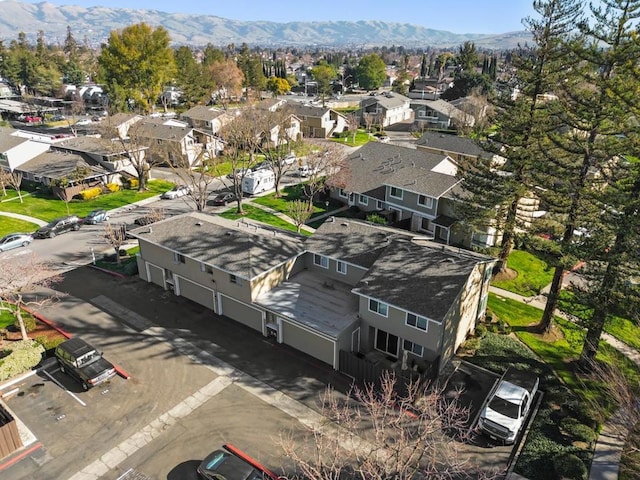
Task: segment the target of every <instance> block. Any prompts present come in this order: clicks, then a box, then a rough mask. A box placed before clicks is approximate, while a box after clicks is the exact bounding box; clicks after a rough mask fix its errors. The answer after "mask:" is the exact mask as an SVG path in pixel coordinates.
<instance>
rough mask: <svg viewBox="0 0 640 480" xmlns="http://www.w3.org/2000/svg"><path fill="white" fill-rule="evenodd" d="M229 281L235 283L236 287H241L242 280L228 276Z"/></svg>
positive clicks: (235, 276)
mask: <svg viewBox="0 0 640 480" xmlns="http://www.w3.org/2000/svg"><path fill="white" fill-rule="evenodd" d="M229 281H230V282H231V283H235V284H236V285H238V286H240V287H241V286H242V279H241V278H240V277H238V276H237V275H233V274H231V275H229Z"/></svg>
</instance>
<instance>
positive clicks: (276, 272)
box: [131, 212, 494, 373]
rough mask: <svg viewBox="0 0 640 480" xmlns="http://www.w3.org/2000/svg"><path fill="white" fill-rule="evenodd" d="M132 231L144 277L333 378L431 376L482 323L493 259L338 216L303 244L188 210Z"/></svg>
mask: <svg viewBox="0 0 640 480" xmlns="http://www.w3.org/2000/svg"><path fill="white" fill-rule="evenodd" d="M131 234H132V235H133V236H134V237H136V238H137V239H138V242H139V245H140V252H139V254H138V257H137V259H138V267H139V272H140V277H141V278H142V279H143V280H145V281H147V282H150V283H155V284H157V285H159V286H160V287H162V288H164V289H165V290H170V291H173V293H174V294H175V295H180V296H184V297H186V298H188V299H190V300H192V301H195V302H197V303H199V304H201V305H203V306H206V307H207V308H210V309H211V311H212V313H215V314H217V315H224V316H226V317H229V318H231V319H233V320H235V321H237V322H239V323H242V324H244V325H245V326H247V327H249V328H252V329H254V330H257V331H259V332H261V333H262V335H264V336H267V337H272V338H273V339H274V341H276V342H278V343H282V344H286V345H289V346H291V347H293V348H296V349H298V350H300V351H302V352H305V353H307V354H308V355H310V356H312V357H314V358H317V359H319V360H321V361H323V362H325V363H327V364H329V365H331V366H332V367H333V368H334V369H338V370H343V371H344V369H345V368H346V365H347V364H349V363H350V362H349V361H348V360H349V359H353V358H360V359H363V360H362V361H366V362H370V363H373V364H380V363H387V364H389V365H390V366H391V367H392V368H398V369H399V365H400V363H401V362H402V364H403V367H405V368H406V369H414V370H418V371H422V372H426V371H430V372H431V373H437V372H439V371H441V370H442V368H443V367H444V365H446V363H447V362H448V361H449V360H450V358H451V357H452V355H453V354H454V353H455V351H456V350H457V348H458V347H459V346H460V345H461V343H462V342H463V341H464V339H465V338H466V336H467V335H468V333H469V332H471V331H472V330H473V329H474V328H475V326H476V322H477V320H478V319H479V318H481V317H482V316H483V315H484V312H485V307H486V299H487V295H488V285H489V283H488V282H489V279H490V274H491V267H492V264H493V261H494V260H493V259H491V258H488V257H485V256H481V255H477V254H474V253H471V252H464V251H459V250H458V249H456V250H452V249H449V248H448V247H445V246H443V245H440V244H435V243H433V242H430V241H427V240H425V239H424V238H421V237H417V236H416V235H415V234H413V233H410V232H406V231H402V230H397V229H391V228H386V227H381V226H376V225H373V224H369V223H366V222H360V221H357V220H351V219H349V220H345V219H339V218H329V219H328V220H327V221H326V222H325V223H324V224H323V225H322V226H320V227H319V228H318V230H317V231H316V233H315V234H314V235H313V236H312V237H310V238H308V239H305V238H303V237H300V236H298V235H296V234H293V233H289V232H284V231H279V230H276V229H273V228H271V227H268V226H266V225H259V224H257V223H247V222H235V221H230V220H226V219H223V218H220V217H217V216H211V215H206V214H203V213H198V212H193V213H188V214H183V215H179V216H175V217H171V218H169V219H165V220H162V221H160V222H157V223H154V224H153V225H150V226H147V227H142V228H138V229H136V230H133V231H132V232H131ZM391 286H393V288H390V287H391ZM212 321H214V320H213V316H212Z"/></svg>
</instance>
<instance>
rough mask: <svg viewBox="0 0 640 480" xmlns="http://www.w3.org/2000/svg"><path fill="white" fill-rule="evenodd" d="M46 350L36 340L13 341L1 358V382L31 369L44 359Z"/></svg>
mask: <svg viewBox="0 0 640 480" xmlns="http://www.w3.org/2000/svg"><path fill="white" fill-rule="evenodd" d="M44 351H45V350H44V347H43V346H42V345H41V344H40V343H38V342H36V341H34V340H19V341H17V342H13V343H12V344H11V349H5V351H4V354H5V355H6V356H5V357H4V358H3V359H2V360H0V382H3V381H5V380H8V379H9V378H12V377H15V376H16V375H20V374H21V373H24V372H28V371H29V370H31V369H32V368H33V367H35V366H36V365H38V364H39V363H40V362H41V361H42V355H43V354H44Z"/></svg>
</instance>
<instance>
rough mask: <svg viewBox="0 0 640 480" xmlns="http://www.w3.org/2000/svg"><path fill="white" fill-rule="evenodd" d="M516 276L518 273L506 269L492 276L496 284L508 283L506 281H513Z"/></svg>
mask: <svg viewBox="0 0 640 480" xmlns="http://www.w3.org/2000/svg"><path fill="white" fill-rule="evenodd" d="M517 276H518V272H517V271H515V270H512V269H511V268H506V269H505V270H503V271H501V272H498V273H496V274H495V275H494V276H493V280H494V281H496V282H504V281H508V280H513V279H514V278H516V277H517Z"/></svg>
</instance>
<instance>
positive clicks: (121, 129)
mask: <svg viewBox="0 0 640 480" xmlns="http://www.w3.org/2000/svg"><path fill="white" fill-rule="evenodd" d="M142 118H143V117H142V115H138V114H136V113H115V114H113V115H109V116H108V117H107V118H106V120H105V124H106V125H107V126H108V127H110V128H113V129H115V130H116V133H117V135H116V136H117V137H119V138H126V137H127V135H128V134H129V128H130V127H131V125H134V124H135V123H137V122H139V121H140V120H142Z"/></svg>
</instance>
